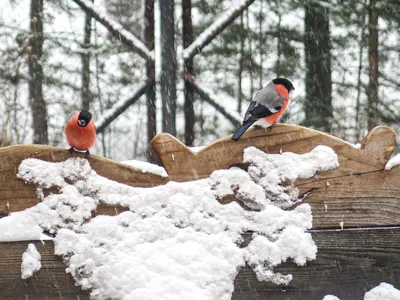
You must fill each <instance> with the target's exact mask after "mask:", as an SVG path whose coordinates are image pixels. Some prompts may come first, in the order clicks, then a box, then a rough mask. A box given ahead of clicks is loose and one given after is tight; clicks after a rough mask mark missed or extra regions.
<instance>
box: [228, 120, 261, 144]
mask: <svg viewBox="0 0 400 300" xmlns="http://www.w3.org/2000/svg"><path fill="white" fill-rule="evenodd" d="M255 121H257V120H251V121H248V122H246V123H243V124H242V126H240V127H239V129H238V130H236V132H235V133H234V134H233V135H232V140H234V141H237V140H239V139H240V137H241V136H242V135H243V133H244V132H245V131H246V130H247V129H248V128H249V127H250V126H251V125H253V123H254V122H255Z"/></svg>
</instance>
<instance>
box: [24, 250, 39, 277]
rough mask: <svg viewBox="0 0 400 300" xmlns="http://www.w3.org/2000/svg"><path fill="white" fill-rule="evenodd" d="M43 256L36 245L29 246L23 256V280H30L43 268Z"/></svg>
mask: <svg viewBox="0 0 400 300" xmlns="http://www.w3.org/2000/svg"><path fill="white" fill-rule="evenodd" d="M41 258H42V257H41V256H40V253H39V251H38V250H37V249H36V247H35V245H34V244H32V243H31V244H29V245H28V249H26V251H25V252H24V254H22V264H21V278H22V279H28V278H30V277H32V276H33V274H34V273H36V272H38V271H39V270H40V268H41V267H42V264H41V262H40V260H41Z"/></svg>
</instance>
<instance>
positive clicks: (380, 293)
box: [364, 282, 400, 300]
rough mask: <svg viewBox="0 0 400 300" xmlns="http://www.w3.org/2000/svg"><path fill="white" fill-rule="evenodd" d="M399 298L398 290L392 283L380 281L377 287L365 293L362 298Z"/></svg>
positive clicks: (394, 299)
mask: <svg viewBox="0 0 400 300" xmlns="http://www.w3.org/2000/svg"><path fill="white" fill-rule="evenodd" d="M383 299H385V300H399V299H400V290H398V289H396V288H394V286H393V285H391V284H388V283H386V282H382V283H381V284H380V285H378V286H377V287H374V288H373V289H372V290H370V291H368V292H367V293H365V296H364V300H383Z"/></svg>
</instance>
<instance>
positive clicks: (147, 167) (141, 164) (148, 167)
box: [121, 160, 168, 177]
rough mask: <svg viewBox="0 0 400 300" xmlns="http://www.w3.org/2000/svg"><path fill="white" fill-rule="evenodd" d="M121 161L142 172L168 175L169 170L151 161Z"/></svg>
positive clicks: (162, 175)
mask: <svg viewBox="0 0 400 300" xmlns="http://www.w3.org/2000/svg"><path fill="white" fill-rule="evenodd" d="M121 163H123V164H124V165H128V166H130V167H132V168H135V169H139V170H141V171H142V173H152V174H155V175H159V176H161V177H168V174H167V171H165V169H164V168H163V167H160V166H158V165H155V164H152V163H149V162H145V161H140V160H126V161H122V162H121Z"/></svg>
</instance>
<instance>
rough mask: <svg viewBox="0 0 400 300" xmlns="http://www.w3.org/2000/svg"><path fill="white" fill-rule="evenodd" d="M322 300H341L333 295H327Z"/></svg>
mask: <svg viewBox="0 0 400 300" xmlns="http://www.w3.org/2000/svg"><path fill="white" fill-rule="evenodd" d="M322 300H340V299H339V298H338V297H336V296H333V295H326V296H325V297H324V299H322Z"/></svg>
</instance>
